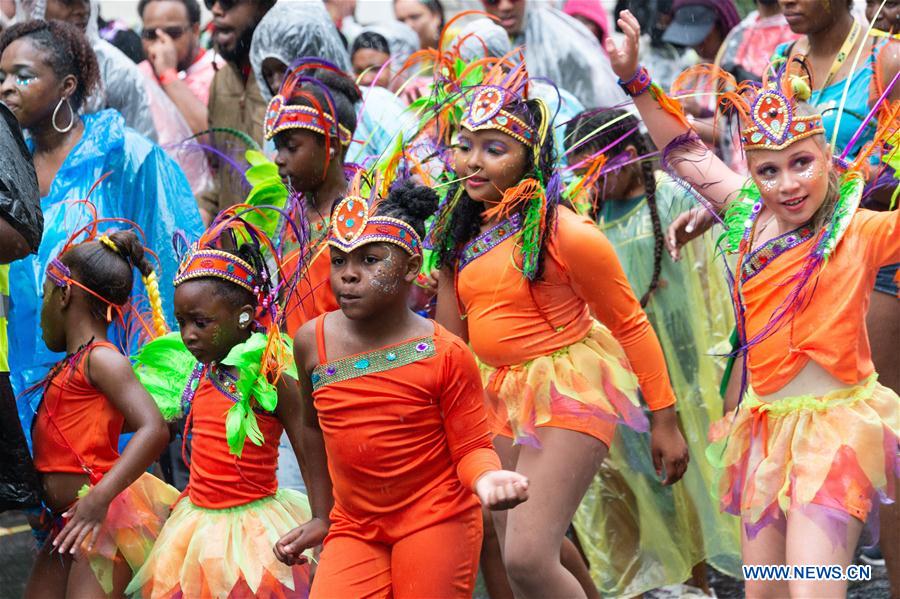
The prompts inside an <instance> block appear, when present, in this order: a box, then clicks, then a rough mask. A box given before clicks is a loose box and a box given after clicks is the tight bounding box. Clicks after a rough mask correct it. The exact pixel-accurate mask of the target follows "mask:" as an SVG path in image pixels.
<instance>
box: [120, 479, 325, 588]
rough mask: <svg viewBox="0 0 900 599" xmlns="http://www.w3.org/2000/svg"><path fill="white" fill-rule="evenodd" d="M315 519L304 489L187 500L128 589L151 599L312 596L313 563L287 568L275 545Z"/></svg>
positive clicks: (184, 500)
mask: <svg viewBox="0 0 900 599" xmlns="http://www.w3.org/2000/svg"><path fill="white" fill-rule="evenodd" d="M309 518H310V511H309V502H308V501H307V499H306V496H304V495H303V494H302V493H299V492H297V491H293V490H290V489H280V490H279V491H278V492H277V493H276V494H275V495H273V496H271V497H265V498H263V499H259V500H257V501H253V502H251V503H248V504H246V505H241V506H238V507H233V508H226V509H220V510H213V509H206V508H201V507H198V506H196V505H194V504H193V503H191V501H190V499H189V498H187V497H185V498H184V499H182V500H181V501H180V502H179V503H178V505H177V506H176V507H175V509H174V510H173V511H172V515H171V516H170V517H169V521H168V522H166V526H165V528H164V529H163V531H162V533H161V534H160V535H159V538H158V539H157V542H156V545H155V546H154V547H153V551H152V552H151V553H150V556H149V557H148V558H147V561H146V562H145V564H144V567H143V568H141V570H140V571H139V572H138V573H137V574H136V575H135V577H134V579H133V580H132V581H131V584H130V585H128V589H127V590H126V594H129V595H131V594H134V596H136V597H144V598H153V599H156V598H170V597H172V598H174V597H178V598H180V597H190V598H191V599H200V598H216V599H219V598H228V599H238V598H243V597H248V598H249V597H273V598H274V597H304V598H305V597H307V596H308V595H309V565H308V564H304V565H302V566H287V565H285V564H283V563H281V562H280V561H278V559H277V558H276V557H275V554H274V553H273V551H272V549H273V547H274V546H275V543H276V542H277V541H278V539H279V538H281V536H282V535H284V534H285V533H287V532H288V531H290V530H291V529H293V528H295V527H297V526H299V525H300V524H302V523H303V522H306V521H307V520H309Z"/></svg>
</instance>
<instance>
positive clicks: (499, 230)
mask: <svg viewBox="0 0 900 599" xmlns="http://www.w3.org/2000/svg"><path fill="white" fill-rule="evenodd" d="M521 226H522V216H521V215H520V214H513V215H512V216H511V217H509V218H508V219H506V220H504V221H502V222H500V223H498V224H496V225H494V226H493V227H491V228H490V229H488V230H487V231H485V232H484V233H482V234H481V235H479V236H478V237H476V238H475V239H473V240H472V241H471V242H469V244H468V245H466V247H464V248H463V251H462V256H461V257H460V259H459V270H460V271H462V269H463V268H465V267H466V266H468V265H469V264H470V263H471V262H472V261H474V260H475V259H476V258H480V257H482V256H483V255H485V254H486V253H488V252H489V251H490V250H491V249H492V248H494V247H495V246H497V245H500V244H501V243H503V242H504V241H506V240H507V239H509V238H510V237H512V236H513V235H515V234H516V233H518V232H519V229H520V228H521Z"/></svg>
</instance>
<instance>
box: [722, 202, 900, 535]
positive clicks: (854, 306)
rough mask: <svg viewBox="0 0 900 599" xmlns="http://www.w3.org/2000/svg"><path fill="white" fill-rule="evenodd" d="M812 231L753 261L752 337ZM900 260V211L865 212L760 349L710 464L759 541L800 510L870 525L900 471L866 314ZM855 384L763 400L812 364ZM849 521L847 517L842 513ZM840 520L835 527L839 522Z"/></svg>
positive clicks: (749, 291) (778, 241) (892, 409)
mask: <svg viewBox="0 0 900 599" xmlns="http://www.w3.org/2000/svg"><path fill="white" fill-rule="evenodd" d="M815 239H816V236H815V235H814V231H812V230H811V229H810V228H809V227H801V228H799V229H797V230H796V231H792V232H789V233H786V234H784V235H781V236H779V237H777V238H775V239H773V240H770V241H769V242H767V243H765V244H763V245H762V246H761V247H759V248H757V249H756V250H754V252H753V253H751V254H748V256H747V257H746V258H745V260H744V263H743V268H742V272H741V273H740V277H741V290H742V295H743V298H744V306H745V308H744V317H745V323H746V331H747V333H746V335H747V338H748V339H753V337H754V336H755V335H757V334H759V333H760V331H763V330H765V327H766V325H767V324H768V322H769V320H770V319H771V318H772V315H773V314H775V313H777V311H778V310H779V309H780V308H781V307H782V304H783V302H784V300H785V298H786V297H787V296H788V294H789V293H790V292H791V291H792V289H793V288H794V284H795V281H794V279H793V277H794V276H795V275H796V273H798V272H800V270H801V269H802V268H803V266H804V262H805V260H806V258H807V256H808V255H809V253H810V251H811V250H812V248H813V245H814V243H815ZM898 260H900V213H898V212H896V211H895V212H871V211H868V210H859V211H858V212H857V213H856V214H855V215H854V216H853V218H852V220H851V222H850V225H849V227H848V228H847V231H846V232H845V233H844V236H843V238H842V239H841V241H840V243H839V244H838V245H837V248H836V249H835V251H834V252H833V253H832V255H831V256H830V258H829V260H828V262H827V263H826V264H825V266H824V267H823V268H821V270H820V271H819V272H818V273H816V274H815V275H814V276H813V279H811V280H810V282H809V283H808V284H807V289H806V292H807V295H806V301H805V302H804V303H803V304H802V306H801V307H800V308H799V309H798V310H796V311H795V312H794V313H792V314H791V316H790V317H789V319H786V320H785V321H784V322H782V323H780V324H779V325H778V326H777V327H776V328H775V329H774V331H771V332H770V334H769V335H768V336H767V337H765V338H764V339H762V340H761V341H759V342H758V343H756V344H755V345H753V346H751V348H750V351H749V357H748V361H747V362H748V367H749V372H750V388H749V389H748V391H747V393H746V394H745V395H744V397H743V399H742V403H741V406H740V409H739V410H738V412H737V413H736V414H735V415H734V416H733V421H731V420H730V419H729V420H726V421H723V422H722V423H720V424H718V425H715V426H714V429H713V430H712V431H711V437H712V438H713V439H714V440H715V443H714V444H713V445H712V446H711V447H710V448H709V450H708V452H707V455H708V456H709V457H710V459H711V460H714V461H715V462H717V463H718V464H719V466H720V467H722V468H723V469H724V471H723V475H722V478H721V480H720V485H719V492H720V497H721V501H722V507H723V509H725V510H727V511H730V512H731V513H735V514H741V516H742V518H743V519H744V521H745V524H747V526H748V530H750V532H751V534H752V533H755V531H757V530H759V529H760V528H761V527H763V526H765V525H767V524H768V523H770V522H772V521H773V520H775V519H778V518H780V514H781V512H784V511H787V510H788V509H791V508H795V507H803V506H809V505H817V506H822V507H824V508H827V509H828V510H829V512H830V513H831V514H832V516H834V515H835V514H837V516H836V517H837V518H838V519H840V518H843V519H844V520H846V519H847V518H849V517H850V516H852V517H856V518H858V519H860V520H865V519H866V517H867V516H868V514H869V512H870V511H871V509H872V507H873V500H874V497H875V492H876V491H877V490H886V489H887V488H888V486H887V485H888V481H889V480H890V479H891V478H892V477H893V474H892V472H893V471H894V470H895V469H896V468H897V466H898V462H897V435H898V434H900V399H898V397H897V395H896V393H894V392H893V391H891V390H889V389H887V388H885V387H883V386H881V385H879V384H878V382H877V374H875V371H874V366H873V364H872V357H871V352H870V349H869V341H868V334H867V331H866V324H865V317H866V312H867V310H868V307H869V297H870V295H871V293H872V288H873V286H874V282H875V276H876V273H877V271H878V268H879V267H880V266H882V265H884V264H890V263H892V262H897V261H898ZM810 360H812V361H814V362H815V363H816V364H818V365H819V366H821V367H822V368H823V369H825V370H826V371H827V372H829V373H830V374H831V375H832V376H834V377H835V378H836V379H837V380H839V381H841V382H843V383H845V384H846V385H848V387H846V388H841V389H835V390H834V391H831V392H829V393H827V394H825V395H822V396H814V395H811V394H810V395H802V396H793V397H784V398H781V399H778V400H775V401H772V402H763V401H762V400H761V399H760V396H765V395H769V394H772V393H774V392H775V391H778V390H779V389H781V388H782V387H784V385H785V384H787V383H788V382H790V381H791V380H792V379H793V378H794V377H795V376H796V375H797V373H799V372H800V370H801V369H802V368H803V367H804V366H805V365H806V364H807V363H808V362H809V361H810ZM841 515H842V516H841ZM832 519H834V518H832Z"/></svg>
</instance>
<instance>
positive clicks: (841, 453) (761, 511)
mask: <svg viewBox="0 0 900 599" xmlns="http://www.w3.org/2000/svg"><path fill="white" fill-rule="evenodd" d="M898 433H900V398H898V397H897V394H896V393H894V392H893V391H891V390H890V389H888V388H886V387H884V386H882V385H880V384H878V381H877V375H874V374H873V375H872V376H871V377H869V378H868V379H867V380H866V381H865V382H863V383H861V384H859V385H857V386H855V387H850V388H846V389H839V390H836V391H831V392H829V393H827V394H825V395H823V396H820V397H816V396H812V395H803V396H795V397H787V398H783V399H779V400H777V401H774V402H772V403H764V402H762V401H760V399H759V397H758V396H757V395H756V394H755V393H754V392H753V390H752V389H751V390H748V392H747V393H746V394H745V396H744V399H743V402H742V404H741V406H740V408H739V409H738V411H737V414H732V415H730V416H728V417H726V419H723V420H721V421H719V422H718V423H716V424H715V425H714V426H713V427H712V428H711V431H710V439H711V441H712V445H710V447H709V449H708V450H707V455H708V456H709V458H710V461H711V462H713V463H714V464H716V465H717V466H718V467H719V468H720V469H721V471H720V480H719V485H718V490H719V496H720V501H721V506H722V509H723V510H725V511H727V512H730V513H732V514H739V515H740V516H741V518H742V520H743V522H744V526H745V527H746V531H747V534H748V535H749V536H750V537H751V538H752V537H753V536H755V535H756V533H757V532H759V530H761V529H762V528H763V527H764V526H767V525H769V524H772V523H775V522H777V521H781V520H783V515H784V514H785V513H786V512H787V511H788V510H795V509H807V508H816V513H817V514H821V515H822V516H823V518H822V521H823V523H824V524H827V525H828V529H829V532H831V531H835V534H834V535H832V539H835V540H836V539H840V532H837V531H838V530H839V529H838V528H836V526H837V525H840V524H846V522H848V521H849V519H850V517H854V518H857V519H859V520H861V521H865V520H866V518H867V517H868V515H869V513H870V512H871V511H872V509H873V507H875V506H874V501H875V500H876V498H878V497H881V498H886V497H892V496H893V495H894V489H893V475H894V473H896V472H898V468H900V461H898V456H897V451H898V445H897V436H898ZM832 525H834V526H832Z"/></svg>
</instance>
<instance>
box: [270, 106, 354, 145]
mask: <svg viewBox="0 0 900 599" xmlns="http://www.w3.org/2000/svg"><path fill="white" fill-rule="evenodd" d="M264 126H265V135H266V139H267V140H269V139H272V138H273V137H275V135H276V134H277V133H278V132H279V131H285V130H287V129H306V130H308V131H313V132H315V133H318V134H320V135H333V136H335V137H336V138H337V139H338V140H340V142H341V145H344V146H346V145H347V144H349V143H350V139H351V138H352V137H353V136H352V135H351V134H350V131H349V130H347V128H346V127H344V126H343V125H341V124H340V123H335V121H334V117H332V116H331V115H330V114H328V113H327V112H325V111H324V110H322V109H321V108H314V107H312V106H296V105H293V104H287V103H286V102H285V99H284V97H283V96H281V95H277V96H275V97H274V98H272V101H271V102H269V107H268V109H267V110H266V120H265V124H264Z"/></svg>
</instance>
